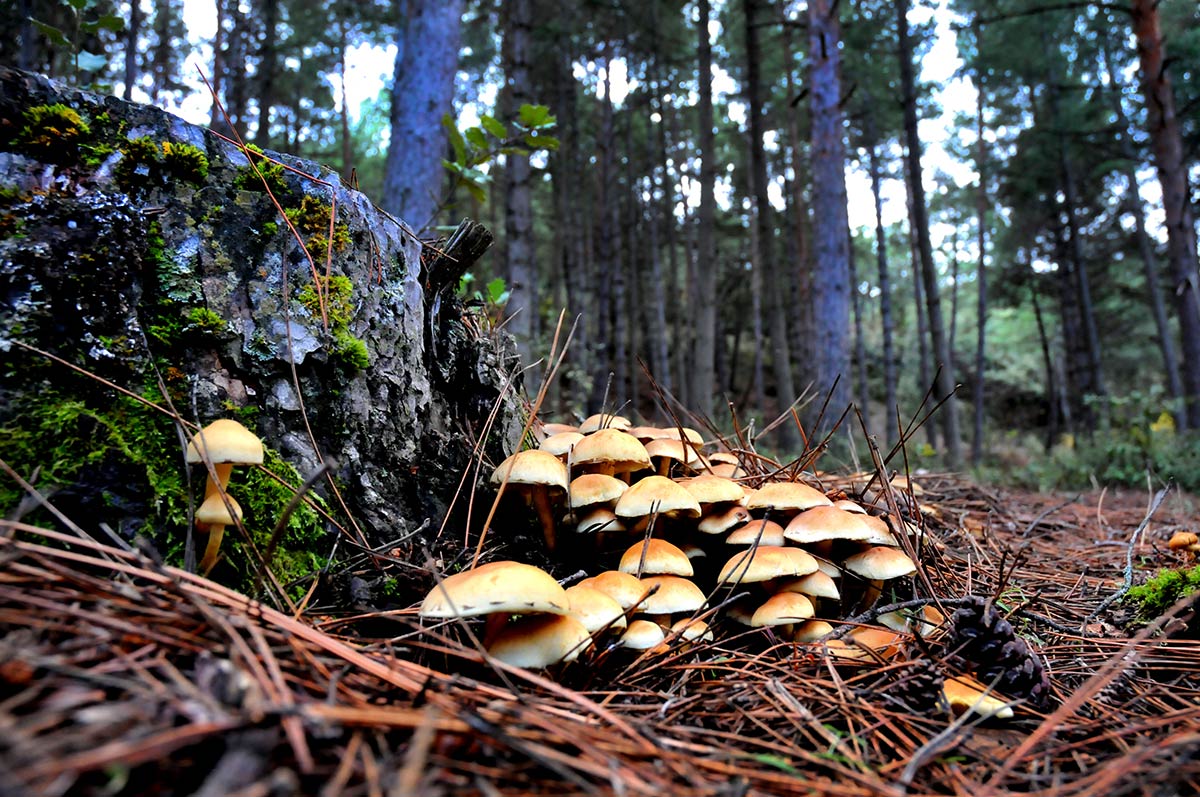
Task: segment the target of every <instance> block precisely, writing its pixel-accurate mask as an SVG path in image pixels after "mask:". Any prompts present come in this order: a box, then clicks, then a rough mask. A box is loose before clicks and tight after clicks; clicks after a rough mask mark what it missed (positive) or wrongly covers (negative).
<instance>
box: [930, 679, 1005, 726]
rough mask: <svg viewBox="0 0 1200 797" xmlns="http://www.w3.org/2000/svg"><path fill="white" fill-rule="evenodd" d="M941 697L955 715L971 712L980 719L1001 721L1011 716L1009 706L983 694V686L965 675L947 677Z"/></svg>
mask: <svg viewBox="0 0 1200 797" xmlns="http://www.w3.org/2000/svg"><path fill="white" fill-rule="evenodd" d="M942 695H943V696H944V697H945V698H946V703H948V704H949V706H950V710H951V711H953V712H954V713H955V715H958V714H963V713H965V712H967V711H973V712H975V713H976V714H978V715H979V716H981V717H996V718H997V719H1002V720H1004V719H1009V718H1010V717H1012V716H1013V710H1012V708H1011V707H1010V706H1008V705H1007V704H1006V703H1005V702H1004V701H1003V700H1000V699H999V698H997V697H995V696H994V695H990V694H984V687H983V684H981V683H979V682H978V681H976V680H975V679H974V678H969V677H968V676H966V675H955V676H949V677H947V678H946V681H945V683H944V684H943V685H942Z"/></svg>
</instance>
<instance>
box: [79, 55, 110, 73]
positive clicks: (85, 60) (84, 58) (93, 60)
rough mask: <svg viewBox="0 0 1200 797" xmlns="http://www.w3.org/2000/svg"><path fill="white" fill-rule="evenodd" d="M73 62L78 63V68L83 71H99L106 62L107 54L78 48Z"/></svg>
mask: <svg viewBox="0 0 1200 797" xmlns="http://www.w3.org/2000/svg"><path fill="white" fill-rule="evenodd" d="M75 63H77V64H79V68H80V69H82V70H83V71H84V72H99V71H100V70H101V69H103V68H104V66H105V65H106V64H107V63H108V56H106V55H97V54H96V53H89V52H88V51H87V50H80V51H79V54H78V55H76V56H75Z"/></svg>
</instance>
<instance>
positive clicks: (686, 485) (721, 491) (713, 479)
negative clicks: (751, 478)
mask: <svg viewBox="0 0 1200 797" xmlns="http://www.w3.org/2000/svg"><path fill="white" fill-rule="evenodd" d="M679 483H680V484H682V485H683V489H685V490H687V491H688V492H689V493H691V494H692V497H693V498H695V499H696V500H697V501H699V502H700V503H702V504H718V503H725V502H733V501H741V500H742V499H743V498H744V497H745V496H746V490H745V489H744V488H743V487H742V485H740V484H738V483H737V482H735V481H734V480H733V479H726V478H725V477H724V476H713V475H712V474H711V473H702V474H700V475H699V476H695V477H693V478H691V479H684V480H683V481H680V482H679Z"/></svg>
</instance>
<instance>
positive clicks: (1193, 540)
mask: <svg viewBox="0 0 1200 797" xmlns="http://www.w3.org/2000/svg"><path fill="white" fill-rule="evenodd" d="M1197 544H1200V536H1197V535H1196V534H1193V533H1192V532H1190V531H1177V532H1175V533H1174V534H1172V535H1171V540H1170V542H1168V543H1167V547H1168V548H1170V549H1171V550H1172V551H1178V550H1181V549H1189V550H1190V549H1192V548H1193V546H1195V545H1197Z"/></svg>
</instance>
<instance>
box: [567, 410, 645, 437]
mask: <svg viewBox="0 0 1200 797" xmlns="http://www.w3.org/2000/svg"><path fill="white" fill-rule="evenodd" d="M631 425H632V424H631V423H630V422H629V419H628V418H626V417H624V416H622V415H611V414H609V413H604V412H598V413H596V414H595V415H591V416H588V417H587V418H585V419H584V421H583V423H581V424H579V431H581V432H583V433H584V434H587V435H590V434H592V433H593V432H597V431H602V430H604V429H628V428H629V427H630V426H631Z"/></svg>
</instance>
